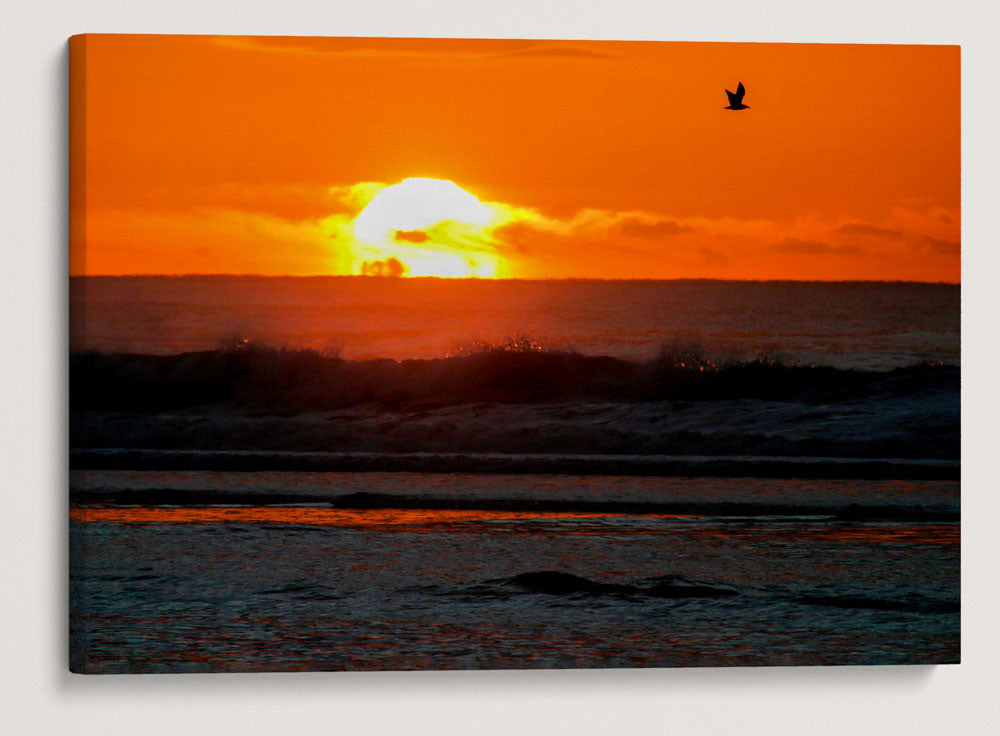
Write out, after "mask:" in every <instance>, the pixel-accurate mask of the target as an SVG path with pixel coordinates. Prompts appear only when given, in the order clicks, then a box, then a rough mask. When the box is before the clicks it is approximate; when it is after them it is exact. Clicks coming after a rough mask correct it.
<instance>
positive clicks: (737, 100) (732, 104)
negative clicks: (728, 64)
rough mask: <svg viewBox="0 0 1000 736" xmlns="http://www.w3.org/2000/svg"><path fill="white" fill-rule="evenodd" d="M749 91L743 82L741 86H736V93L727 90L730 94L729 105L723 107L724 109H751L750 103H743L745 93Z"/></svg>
mask: <svg viewBox="0 0 1000 736" xmlns="http://www.w3.org/2000/svg"><path fill="white" fill-rule="evenodd" d="M746 93H747V91H746V89H744V88H743V82H740V86H739V87H737V88H736V92H735V94H734V93H733V92H730V91H729V90H728V89H727V90H726V94H727V95H729V105H728V106H726V107H725V108H723V109H724V110H749V109H750V105H744V104H743V95H745V94H746Z"/></svg>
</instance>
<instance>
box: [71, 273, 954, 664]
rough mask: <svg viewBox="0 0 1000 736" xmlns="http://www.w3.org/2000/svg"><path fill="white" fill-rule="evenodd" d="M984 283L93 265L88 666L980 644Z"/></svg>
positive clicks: (883, 660) (75, 416)
mask: <svg viewBox="0 0 1000 736" xmlns="http://www.w3.org/2000/svg"><path fill="white" fill-rule="evenodd" d="M959 297H960V291H959V287H957V286H948V285H928V284H903V283H898V284H897V283H891V284H881V283H835V284H827V283H779V282H774V283H738V282H712V281H690V282H655V281H637V282H593V281H562V282H491V281H447V280H433V279H431V280H420V279H404V280H393V279H363V278H334V277H331V278H309V279H291V278H287V279H286V278H277V279H265V278H256V277H130V278H86V279H73V280H72V283H71V306H72V310H73V311H72V343H73V344H72V347H73V348H74V349H75V354H74V356H73V358H72V359H71V368H70V382H71V387H70V397H71V412H70V444H71V453H70V464H71V478H70V482H71V488H70V499H71V508H70V533H71V552H72V554H71V581H70V591H71V606H70V608H71V638H70V643H71V667H72V668H73V669H74V670H75V671H79V672H92V673H104V672H108V673H111V672H198V671H220V672H232V671H295V670H368V669H453V668H553V667H556V668H561V667H672V666H727V665H809V664H820V665H822V664H831V665H832V664H901V663H907V664H918V663H950V662H957V661H958V660H959V657H960V576H959V552H960V486H959V480H958V478H959V473H960V467H959V458H960V440H961V438H960V412H961V408H960V369H959V363H960V327H959V323H960V320H959ZM512 338H517V339H516V340H515V341H514V342H511V339H512ZM664 343H666V344H667V346H668V347H667V349H666V350H665V351H664V350H663V345H664ZM284 348H290V350H285V349H284ZM303 348H305V349H308V350H309V351H316V352H301V349H303ZM511 348H513V349H511ZM759 356H763V357H762V358H760V357H759ZM387 359H388V360H387ZM411 359H417V360H411Z"/></svg>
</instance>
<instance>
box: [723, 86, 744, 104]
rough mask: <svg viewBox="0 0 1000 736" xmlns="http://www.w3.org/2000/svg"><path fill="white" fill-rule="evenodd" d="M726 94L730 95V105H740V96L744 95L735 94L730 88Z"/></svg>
mask: <svg viewBox="0 0 1000 736" xmlns="http://www.w3.org/2000/svg"><path fill="white" fill-rule="evenodd" d="M726 94H727V95H729V104H730V105H738V104H739V103H740V97H742V95H735V94H733V93H732V92H730V91H729V90H728V89H727V90H726Z"/></svg>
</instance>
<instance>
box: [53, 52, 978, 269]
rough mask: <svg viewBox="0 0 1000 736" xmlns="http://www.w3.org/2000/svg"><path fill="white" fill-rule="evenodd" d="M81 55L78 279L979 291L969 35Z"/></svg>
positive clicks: (77, 67) (74, 57) (75, 97)
mask: <svg viewBox="0 0 1000 736" xmlns="http://www.w3.org/2000/svg"><path fill="white" fill-rule="evenodd" d="M70 44H71V125H70V128H71V162H70V168H71V227H72V231H71V237H72V241H71V245H72V248H71V265H70V270H71V273H73V274H77V275H79V274H157V273H164V274H178V273H236V274H266V275H282V274H288V275H315V274H361V273H365V274H377V275H389V276H397V275H398V276H407V275H410V276H421V275H431V276H483V277H508V278H578V277H582V278H726V279H831V280H837V279H902V280H918V281H947V282H958V281H959V279H960V259H959V250H960V211H959V204H960V117H959V113H960V107H959V48H958V47H957V46H861V45H802V44H712V43H631V42H630V43H625V42H603V41H602V42H584V41H514V40H504V41H499V40H490V41H477V40H412V39H361V38H341V39H336V38H334V39H327V38H262V37H235V36H233V37H210V36H115V35H88V36H76V37H74V38H73V39H72V40H71V42H70ZM740 81H742V82H743V84H744V85H745V86H746V89H747V93H746V98H745V100H744V102H745V103H746V104H747V105H749V106H750V109H749V110H743V111H739V112H734V111H730V110H725V109H723V108H724V107H725V106H726V105H727V104H728V101H727V99H726V94H725V91H724V90H725V89H727V88H728V89H730V90H735V89H736V85H737V84H738V83H739V82H740Z"/></svg>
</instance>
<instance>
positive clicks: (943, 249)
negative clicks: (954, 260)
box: [920, 235, 962, 256]
mask: <svg viewBox="0 0 1000 736" xmlns="http://www.w3.org/2000/svg"><path fill="white" fill-rule="evenodd" d="M920 243H921V244H922V245H924V246H926V247H927V248H928V249H929V250H932V251H934V252H935V253H943V254H945V255H947V256H957V255H959V253H961V252H962V244H961V243H960V242H958V241H957V240H945V239H944V238H932V237H931V236H930V235H924V236H923V237H922V238H920Z"/></svg>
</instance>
